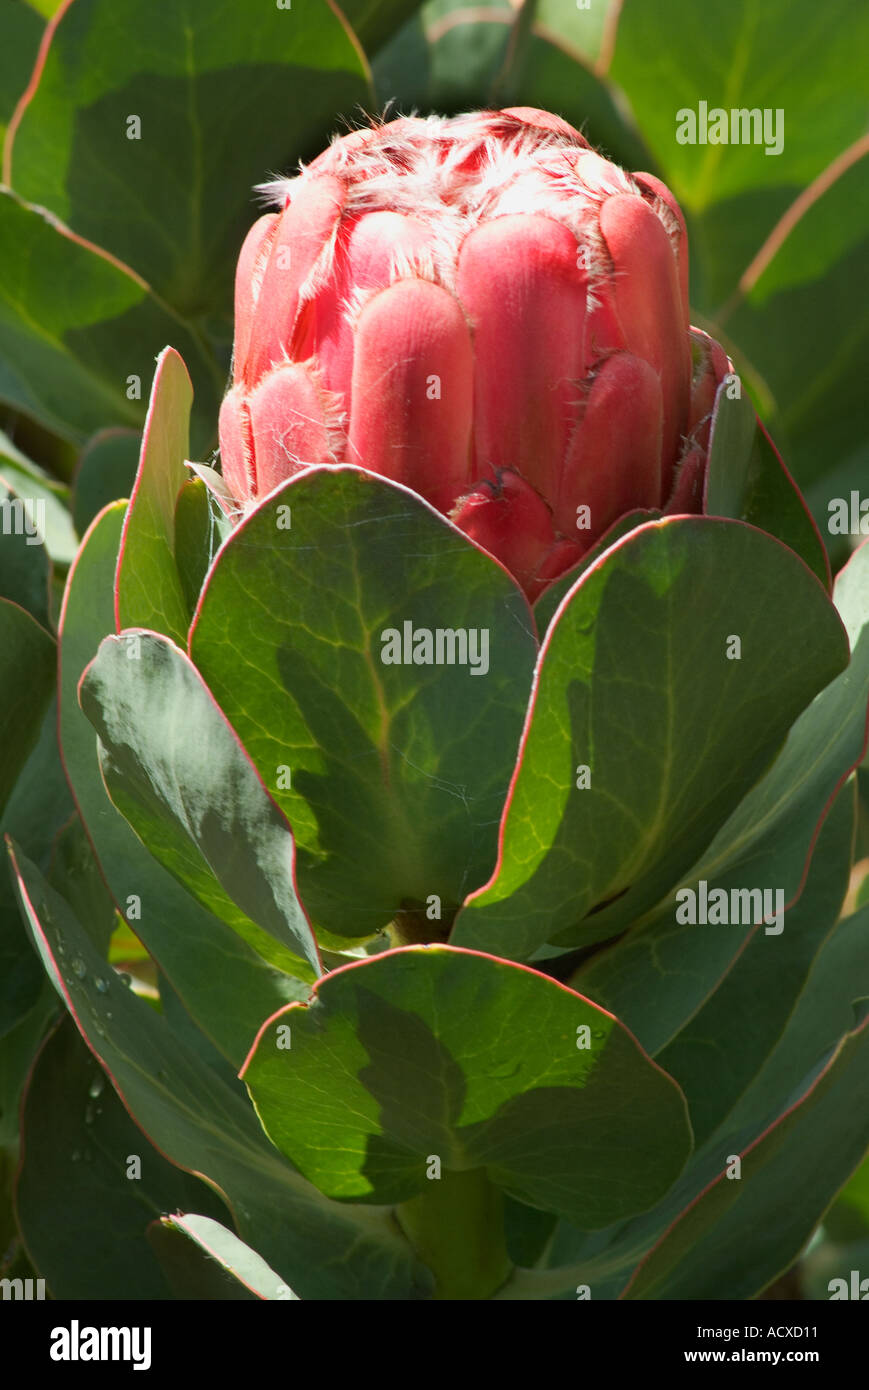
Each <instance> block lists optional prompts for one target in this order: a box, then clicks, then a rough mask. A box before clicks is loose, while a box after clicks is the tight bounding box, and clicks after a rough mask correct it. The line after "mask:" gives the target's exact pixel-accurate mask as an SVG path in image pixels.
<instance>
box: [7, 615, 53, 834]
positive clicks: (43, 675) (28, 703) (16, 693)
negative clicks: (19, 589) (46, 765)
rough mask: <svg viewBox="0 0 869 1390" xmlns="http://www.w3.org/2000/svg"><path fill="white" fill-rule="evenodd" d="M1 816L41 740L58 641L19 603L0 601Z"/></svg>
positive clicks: (49, 697)
mask: <svg viewBox="0 0 869 1390" xmlns="http://www.w3.org/2000/svg"><path fill="white" fill-rule="evenodd" d="M0 651H2V653H3V661H2V663H0V810H2V809H3V807H4V806H5V805H6V801H7V799H8V797H9V794H10V792H11V791H12V788H13V787H14V785H15V782H16V780H17V778H18V774H19V772H20V771H21V769H22V767H23V766H24V764H25V762H26V761H27V758H28V756H29V754H30V751H31V749H32V748H33V746H34V744H35V743H36V740H37V738H38V737H39V730H40V727H41V725H42V716H43V714H44V713H45V710H46V707H47V705H48V702H49V700H50V699H51V695H52V691H53V690H54V681H55V670H56V660H57V648H56V646H55V642H54V638H53V637H51V636H50V634H49V633H47V632H46V630H45V628H44V627H40V625H39V623H38V622H37V621H36V619H35V618H32V617H31V615H30V614H29V613H27V612H26V611H25V610H24V609H23V608H20V607H19V606H18V604H17V603H11V602H10V601H9V600H8V599H5V598H0Z"/></svg>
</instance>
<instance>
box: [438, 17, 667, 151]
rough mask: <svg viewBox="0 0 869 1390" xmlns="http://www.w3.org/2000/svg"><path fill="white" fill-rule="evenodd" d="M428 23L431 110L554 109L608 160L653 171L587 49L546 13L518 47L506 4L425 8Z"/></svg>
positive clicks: (643, 149)
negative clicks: (575, 43) (560, 29)
mask: <svg viewBox="0 0 869 1390" xmlns="http://www.w3.org/2000/svg"><path fill="white" fill-rule="evenodd" d="M596 8H597V9H598V10H599V9H600V6H596ZM574 13H575V11H574ZM425 19H426V27H427V30H428V36H429V45H430V56H429V63H430V80H429V85H428V90H427V92H426V99H425V105H427V106H428V107H430V108H434V109H435V110H437V111H447V112H459V111H465V110H473V109H476V108H479V107H480V106H493V107H500V106H536V107H540V108H542V109H543V110H545V111H555V112H557V113H558V114H559V115H560V116H563V117H564V119H565V120H567V121H569V122H570V123H571V124H572V125H574V126H576V127H577V129H579V130H581V131H582V133H583V135H585V136H586V138H587V139H588V140H589V141H591V143H592V144H593V145H595V146H600V147H601V148H602V150H603V152H604V153H605V154H606V155H608V156H609V157H611V158H614V159H615V160H617V161H618V162H619V163H621V164H624V165H626V166H627V167H628V168H631V169H636V168H646V167H648V164H649V162H650V160H649V153H648V150H647V149H646V147H645V145H644V144H643V142H642V140H641V139H640V137H639V136H638V134H637V132H636V129H635V128H634V127H633V125H631V124H630V123H629V122H628V120H627V119H626V118H625V115H624V104H623V103H622V104H619V102H618V101H617V99H616V96H615V94H614V92H613V89H612V87H611V86H610V84H609V83H608V82H607V81H606V80H605V79H603V78H601V77H600V76H599V75H598V74H597V73H596V72H595V71H594V70H593V68H592V66H591V64H590V63H589V61H588V58H587V57H586V55H585V54H584V53H583V51H582V49H581V48H580V47H574V46H573V45H572V44H571V43H570V42H565V41H564V37H563V35H562V34H560V33H558V32H553V30H552V29H551V27H549V25H548V24H547V22H546V18H545V17H544V16H542V15H540V16H538V22H536V23H534V24H533V26H532V27H531V28H530V30H529V31H528V32H527V34H526V36H525V39H524V43H523V42H521V41H520V44H519V46H518V49H517V48H515V47H514V44H515V39H514V37H513V36H514V33H515V25H516V24H517V22H518V16H517V12H516V11H515V9H513V8H511V7H510V6H509V5H507V4H493V5H478V6H475V7H463V6H451V7H449V12H448V13H444V14H442V15H441V16H438V15H437V13H436V11H433V7H430V6H427V7H426V11H425ZM411 104H413V103H411ZM416 104H417V105H418V104H419V100H417V102H416Z"/></svg>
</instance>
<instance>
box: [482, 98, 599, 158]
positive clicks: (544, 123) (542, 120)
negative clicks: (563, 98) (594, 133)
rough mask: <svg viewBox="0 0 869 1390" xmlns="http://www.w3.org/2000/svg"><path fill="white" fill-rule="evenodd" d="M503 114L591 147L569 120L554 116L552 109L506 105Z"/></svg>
mask: <svg viewBox="0 0 869 1390" xmlns="http://www.w3.org/2000/svg"><path fill="white" fill-rule="evenodd" d="M501 115H502V116H515V117H516V119H517V120H519V121H524V122H525V124H526V125H533V126H537V128H538V129H539V130H552V131H554V132H555V133H556V135H566V136H567V137H568V139H570V140H575V141H576V143H577V144H579V145H584V146H585V148H586V149H588V148H589V144H588V141H587V140H586V138H585V136H584V135H581V134H580V133H579V131H578V130H576V129H575V128H574V127H573V126H572V125H569V124H568V123H567V121H564V120H562V118H561V117H560V116H553V114H552V112H551V111H541V110H540V109H539V108H538V107H536V106H505V107H504V108H503V110H502V111H501Z"/></svg>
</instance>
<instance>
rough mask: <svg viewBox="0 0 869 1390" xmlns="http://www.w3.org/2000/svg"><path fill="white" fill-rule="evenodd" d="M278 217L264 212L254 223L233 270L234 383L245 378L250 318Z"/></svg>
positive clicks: (276, 214)
mask: <svg viewBox="0 0 869 1390" xmlns="http://www.w3.org/2000/svg"><path fill="white" fill-rule="evenodd" d="M279 221H280V214H279V213H277V212H267V213H266V214H265V216H264V217H260V218H259V219H258V220H257V221H256V222H254V224H253V226H252V227H251V229H250V231H249V232H248V234H247V236H246V237H245V239H244V243H243V245H242V248H241V251H240V252H239V255H238V265H237V266H236V269H235V350H234V353H233V361H232V370H233V381H241V380H243V379H246V378H245V364H246V362H247V354H248V348H249V346H250V334H251V328H252V326H253V315H254V310H255V308H256V302H257V299H258V298H259V292H260V285H261V282H262V275H263V270H264V264H263V263H264V261H265V259H266V257H267V255H268V251H269V247H270V246H271V244H272V240H273V238H274V235H275V232H276V231H277V227H278V222H279Z"/></svg>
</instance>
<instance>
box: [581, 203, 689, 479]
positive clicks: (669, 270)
mask: <svg viewBox="0 0 869 1390" xmlns="http://www.w3.org/2000/svg"><path fill="white" fill-rule="evenodd" d="M600 229H601V232H602V233H603V236H604V238H605V240H606V243H607V247H608V248H609V253H610V255H611V257H612V262H613V277H614V296H615V307H616V313H617V314H618V318H619V322H620V323H621V326H622V332H623V333H624V338H625V343H626V344H627V347H628V350H629V351H630V352H632V353H634V354H635V355H636V356H637V357H642V358H645V360H646V361H647V362H649V363H650V364H651V365H652V366H653V367H654V368H655V370H656V371H657V372H658V374H659V376H660V378H661V392H662V396H663V412H664V426H663V442H662V477H663V482H664V486H665V488H669V485H670V479H671V474H672V464H673V460H674V459H675V458H676V457H677V456H678V452H679V449H680V445H681V439H682V436H683V435H684V433H685V429H686V426H687V423H688V394H689V390H690V384H691V353H690V348H689V342H688V334H687V333H686V332H685V330H684V328H683V323H682V317H683V311H682V295H681V290H680V286H679V273H678V267H677V265H676V258H675V256H674V254H673V248H672V246H671V243H670V238H669V237H668V236H667V233H666V231H665V230H664V227H663V226H662V224H661V221H660V219H659V218H658V217H657V216H656V214H655V213H654V212H653V211H652V209H651V208H650V207H648V206H647V204H646V203H644V202H643V200H642V198H638V197H636V196H635V195H631V194H615V195H614V196H613V197H611V198H609V199H607V201H606V202H605V203H604V205H603V207H602V208H601V213H600Z"/></svg>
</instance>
